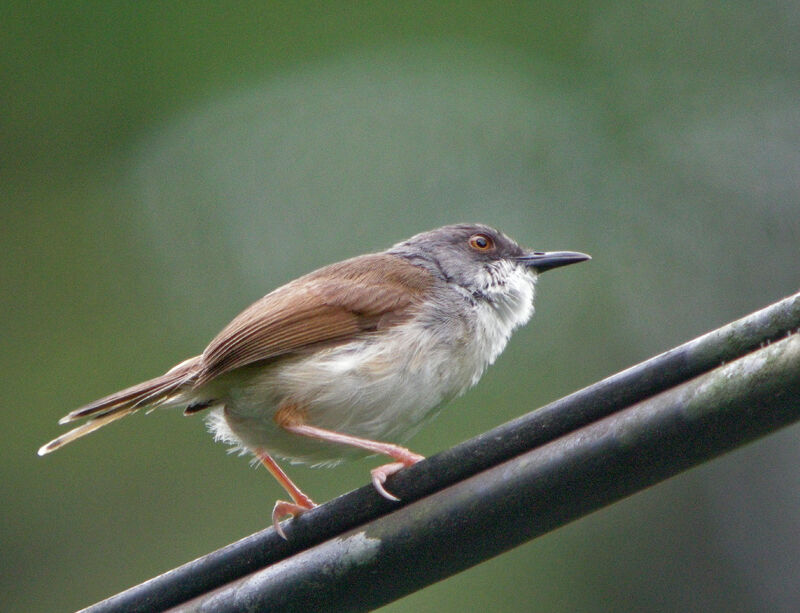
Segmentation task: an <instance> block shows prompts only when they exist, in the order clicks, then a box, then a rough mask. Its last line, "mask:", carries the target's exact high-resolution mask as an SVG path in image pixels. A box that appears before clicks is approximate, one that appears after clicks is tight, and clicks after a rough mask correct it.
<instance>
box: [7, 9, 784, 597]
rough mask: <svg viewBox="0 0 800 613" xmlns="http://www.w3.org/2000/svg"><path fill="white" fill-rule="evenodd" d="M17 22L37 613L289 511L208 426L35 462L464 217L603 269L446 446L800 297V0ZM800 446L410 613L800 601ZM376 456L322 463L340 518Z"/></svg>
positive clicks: (56, 14)
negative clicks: (175, 376)
mask: <svg viewBox="0 0 800 613" xmlns="http://www.w3.org/2000/svg"><path fill="white" fill-rule="evenodd" d="M0 23H2V24H3V27H2V28H0V67H1V68H0V108H2V109H3V112H2V113H1V114H0V179H1V180H0V185H2V189H1V190H0V198H2V209H0V211H2V212H0V240H2V247H3V252H4V256H5V257H4V265H3V266H2V267H0V288H1V289H2V291H3V296H4V299H3V301H2V307H1V308H2V312H0V316H1V317H0V334H2V338H3V351H2V354H0V367H2V368H3V370H4V372H5V373H6V376H5V378H4V380H5V392H6V399H5V403H4V405H5V414H6V417H7V422H6V423H7V427H8V428H9V430H10V433H11V436H9V437H6V442H5V444H4V446H3V460H4V461H3V462H2V463H0V474H2V480H0V483H2V486H0V487H2V491H0V493H1V494H2V500H3V515H4V518H5V520H6V521H5V522H4V528H3V529H2V532H0V535H2V541H0V542H1V543H2V549H0V551H2V555H3V564H4V567H5V568H6V569H13V571H12V570H9V572H6V573H4V575H3V579H2V588H3V594H4V598H3V600H4V608H8V610H19V611H52V610H69V609H75V608H78V607H80V606H85V605H88V604H90V603H91V602H93V601H96V600H99V599H101V598H103V597H105V596H108V595H110V594H112V593H115V592H117V591H119V590H121V589H124V588H126V587H128V586H129V585H132V584H134V583H138V582H140V581H142V580H144V579H147V578H148V577H150V576H152V575H154V574H156V573H159V572H162V571H164V570H167V569H169V568H171V567H173V566H175V565H177V564H180V563H182V562H185V561H188V560H189V559H192V558H194V557H196V556H198V555H201V554H203V553H206V552H207V551H209V550H212V549H214V548H217V547H220V546H222V545H224V544H226V543H228V542H230V541H232V540H234V539H236V538H238V537H241V536H243V535H245V534H248V533H250V532H253V531H255V530H257V529H260V528H261V527H263V526H264V525H266V523H267V521H268V515H269V511H270V509H271V504H272V501H273V500H274V498H275V496H277V495H278V494H279V492H278V489H277V486H275V485H274V483H273V482H272V481H271V480H270V478H269V477H268V476H267V475H266V473H265V472H264V471H252V470H249V469H248V468H247V464H246V462H244V461H243V460H241V459H235V458H232V457H228V456H226V454H225V453H224V449H223V448H222V447H220V446H218V445H214V444H213V443H212V442H211V441H210V439H209V438H208V436H207V435H206V434H205V432H204V431H203V427H202V425H201V423H200V421H199V420H198V419H192V420H189V419H183V418H181V417H180V416H179V415H177V414H166V413H159V414H154V415H151V416H150V417H148V418H144V417H141V416H137V417H133V418H130V419H129V420H125V421H123V422H121V423H119V424H115V425H114V426H112V427H110V428H108V429H106V430H104V431H103V432H101V433H98V434H97V435H94V436H92V437H89V438H88V439H86V440H85V441H81V442H80V443H77V444H76V445H75V446H74V447H69V448H67V449H65V450H64V451H62V452H59V453H57V454H54V455H53V456H49V457H47V458H44V459H40V458H37V457H36V455H35V452H36V449H37V448H38V447H39V445H40V444H42V443H43V442H45V441H46V440H48V439H49V438H51V437H52V436H54V435H55V434H56V433H57V432H58V431H59V430H58V427H57V426H56V420H57V418H58V417H60V416H61V415H62V414H64V413H65V412H67V411H68V410H69V409H71V408H74V407H75V406H78V405H80V404H82V403H84V402H87V401H89V400H92V399H94V398H95V397H97V396H100V395H103V394H105V393H108V392H111V391H113V390H115V389H117V388H119V387H123V386H125V385H128V384H131V383H134V382H136V381H138V380H140V379H143V378H146V377H150V376H154V375H156V374H158V373H160V372H162V371H163V370H165V369H166V368H168V367H169V366H171V365H172V364H173V363H175V362H177V361H179V360H181V359H183V358H185V357H187V356H188V355H191V354H193V353H196V352H198V351H200V350H201V349H202V348H203V346H204V345H205V343H206V342H207V341H208V340H209V339H210V338H211V337H212V336H213V335H214V334H215V333H216V332H217V331H218V330H219V329H220V328H221V327H222V326H223V325H224V324H225V323H227V321H228V320H229V319H230V318H231V317H232V316H233V315H235V314H236V313H237V312H238V310H240V309H241V308H243V307H244V306H246V305H247V304H249V302H251V301H253V300H255V299H256V298H258V297H260V296H261V295H262V294H264V293H265V292H266V291H268V290H269V289H271V288H273V287H275V286H277V285H279V284H280V283H283V282H285V281H287V280H289V279H291V278H293V277H294V276H297V275H299V274H302V273H303V272H306V271H308V270H310V269H312V268H314V267H316V266H319V265H322V264H325V263H328V262H331V261H334V260H336V259H340V258H344V257H348V256H351V255H355V254H358V253H361V252H365V251H369V250H378V249H382V248H384V247H386V246H388V245H389V244H392V243H393V242H395V241H398V240H401V239H403V238H405V237H406V236H408V235H411V234H413V233H415V232H418V231H421V230H425V229H428V228H431V227H434V226H437V225H441V224H444V223H449V222H456V221H482V222H485V223H489V224H492V225H495V226H498V227H500V228H502V229H504V230H505V231H507V232H508V233H509V234H510V235H512V236H513V237H515V238H517V239H518V240H519V241H520V242H522V243H523V244H527V245H529V246H532V247H536V248H543V249H577V250H581V251H586V252H589V253H591V254H592V255H593V256H594V260H593V262H592V263H591V264H588V265H584V266H581V267H576V268H575V269H572V268H570V269H566V270H565V271H563V272H554V273H551V274H552V277H550V276H549V275H548V276H546V277H544V278H543V280H542V282H541V284H540V297H539V300H538V301H537V315H536V317H535V318H534V320H533V322H532V323H531V324H530V325H528V326H527V327H526V328H525V329H524V330H522V331H520V332H518V333H517V335H516V336H515V338H514V340H513V341H512V343H511V345H510V346H509V348H508V350H507V351H506V352H505V354H504V355H503V356H502V357H501V358H500V360H499V361H498V364H497V365H496V366H495V367H493V368H492V369H491V370H490V371H489V373H487V375H486V376H485V377H484V380H483V381H482V382H481V384H480V385H479V386H478V387H477V388H476V389H475V390H473V391H471V392H470V393H469V394H467V395H466V396H465V397H463V398H461V399H459V400H457V401H455V402H454V403H453V404H452V406H451V407H449V408H448V409H447V410H446V411H445V412H444V413H443V414H442V416H441V417H440V418H439V419H438V420H437V421H436V422H435V423H433V424H432V425H431V426H429V427H428V428H427V429H426V430H425V431H424V432H423V433H422V434H420V435H419V436H418V437H417V438H416V439H415V440H414V441H413V442H412V447H413V448H414V449H415V450H418V451H419V452H421V453H426V454H431V453H434V452H436V451H437V450H439V449H442V448H445V447H447V446H450V445H452V444H454V443H456V442H458V441H460V440H462V439H464V438H466V437H469V436H472V435H474V434H477V433H478V432H480V431H482V430H484V429H486V428H489V427H492V426H494V425H497V424H499V423H501V422H502V421H505V420H507V419H510V418H511V417H513V416H515V415H518V414H520V413H522V412H525V411H528V410H531V409H533V408H535V407H536V406H539V405H541V404H543V403H545V402H547V401H550V400H553V399H555V398H557V397H559V396H561V395H563V394H566V393H568V392H570V391H572V390H574V389H576V388H578V387H581V386H583V385H586V384H588V383H591V382H592V381H594V380H596V379H598V378H600V377H602V376H605V375H607V374H611V373H613V372H615V371H617V370H619V369H621V368H624V367H626V366H628V365H630V364H632V363H635V362H637V361H639V360H641V359H644V358H647V357H649V356H650V355H652V354H653V353H655V352H658V351H661V350H664V349H667V348H669V347H670V346H672V345H675V344H677V343H680V342H682V341H684V340H687V339H689V338H691V337H693V336H695V335H697V334H699V333H702V332H704V331H705V330H708V329H710V328H712V327H716V326H718V325H721V324H723V323H725V322H727V321H729V320H731V319H733V318H735V317H738V316H741V315H743V314H745V313H747V312H749V311H751V310H754V309H756V308H759V307H761V306H763V305H765V304H767V303H769V302H771V301H773V300H775V299H778V298H780V297H782V296H784V295H787V294H789V293H792V292H794V291H796V289H797V287H798V284H799V283H798V281H799V280H800V267H798V255H800V254H799V253H798V251H799V249H798V245H800V201H799V200H800V199H798V196H799V195H800V184H798V177H800V172H798V168H800V106H798V104H797V100H798V99H800V78H799V77H800V62H799V61H798V58H800V55H798V43H800V34H799V32H800V27H798V25H800V10H798V5H797V4H796V3H791V2H780V1H778V2H762V3H757V4H752V3H743V2H727V3H722V2H702V1H693V2H687V1H683V2H675V3H669V4H667V5H664V4H641V3H633V2H611V3H589V2H538V3H505V4H500V3H486V2H457V3H456V2H449V3H448V2H446V3H436V4H431V3H422V2H405V3H402V4H397V3H391V2H374V3H370V4H369V5H365V4H359V3H336V4H328V5H320V4H319V3H306V2H295V3H284V4H277V3H235V4H233V3H217V4H213V3H193V2H182V3H132V2H131V3H122V2H106V3H84V4H81V5H80V6H76V5H71V4H63V3H37V4H30V3H19V2H6V3H3V5H2V6H1V7H0ZM799 456H800V446H798V440H797V429H796V428H795V429H789V430H787V431H785V432H783V433H781V434H780V435H778V436H774V437H771V438H769V439H767V440H765V441H763V442H761V443H759V444H757V445H753V446H751V447H748V448H746V449H744V450H741V451H739V452H737V453H735V454H731V455H729V456H727V457H726V458H724V459H722V460H719V461H716V462H713V463H711V464H709V465H706V466H704V467H702V468H700V469H698V470H695V471H692V472H690V473H688V474H686V475H684V476H682V477H680V478H676V479H673V480H671V481H669V482H667V483H665V484H662V485H660V486H658V487H656V488H652V489H651V490H649V491H647V492H645V493H643V494H640V495H638V496H635V497H633V498H631V499H629V500H627V501H624V502H623V503H621V504H617V505H614V506H613V507H611V508H609V509H607V510H604V511H603V512H600V513H597V514H595V515H593V516H592V517H589V518H586V519H585V520H582V521H580V522H576V523H575V524H572V525H570V526H567V527H566V528H564V529H562V530H560V531H558V532H557V533H555V534H552V535H549V536H547V537H545V538H542V539H539V540H537V541H535V542H534V543H531V544H529V545H526V546H525V547H521V548H519V549H517V550H515V551H514V552H511V553H509V554H507V555H504V556H501V557H500V558H497V559H496V560H493V561H491V562H489V563H486V564H484V565H482V566H480V567H479V568H476V569H473V570H471V571H468V572H466V573H463V574H461V575H459V576H458V577H455V578H453V579H451V580H449V581H446V582H443V583H441V584H438V585H436V586H433V587H431V588H429V589H427V590H425V591H423V592H421V593H419V594H416V595H413V596H411V597H409V598H406V599H404V600H402V601H400V602H398V603H395V604H393V605H390V606H389V607H387V608H388V609H389V610H392V611H403V610H414V611H420V610H422V611H433V610H436V611H446V610H464V609H470V610H475V609H484V608H485V609H489V610H495V611H500V610H503V611H529V610H541V611H564V610H576V611H609V610H621V611H629V610H640V609H644V610H650V611H675V610H681V611H693V610H703V611H755V610H763V611H779V610H785V611H793V610H797V608H798V606H800V587H798V586H800V574H799V572H800V571H798V567H797V565H796V563H795V562H796V559H797V555H798V551H800V536H799V533H798V531H797V529H796V526H797V523H798V520H800V477H798V474H800V473H798V471H797V470H796V466H797V464H798V460H800V457H799ZM370 466H371V464H370V462H369V461H361V462H354V463H351V464H348V465H345V466H343V467H340V468H336V469H332V470H331V471H320V470H317V471H313V470H310V469H306V468H302V467H294V468H292V470H291V472H292V474H293V475H294V476H295V477H296V478H297V480H298V481H299V482H300V483H301V484H303V485H304V486H306V487H307V489H308V490H309V491H310V492H311V493H313V494H314V495H315V497H316V498H318V499H321V500H324V499H328V498H331V497H334V496H336V495H338V494H339V493H342V492H344V491H346V490H348V489H351V488H353V487H356V486H358V485H361V484H363V483H365V482H366V478H367V470H368V468H369V467H370ZM520 521H525V518H520ZM509 595H513V598H512V597H509Z"/></svg>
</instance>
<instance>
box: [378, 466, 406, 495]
mask: <svg viewBox="0 0 800 613" xmlns="http://www.w3.org/2000/svg"><path fill="white" fill-rule="evenodd" d="M404 467H405V464H403V463H402V462H393V463H392V464H384V465H383V466H378V467H377V468H373V469H372V470H371V471H370V474H371V475H372V485H374V486H375V489H376V490H378V493H379V494H380V495H381V496H383V497H384V498H386V499H387V500H392V501H394V502H400V499H399V498H398V497H397V496H395V495H394V494H391V493H390V492H389V491H388V490H387V489H386V488H385V487H383V484H384V483H386V477H388V476H389V475H393V474H395V473H396V472H397V471H398V470H400V469H401V468H404Z"/></svg>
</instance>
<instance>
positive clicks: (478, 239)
mask: <svg viewBox="0 0 800 613" xmlns="http://www.w3.org/2000/svg"><path fill="white" fill-rule="evenodd" d="M469 246H470V247H472V248H473V249H475V250H477V251H489V249H491V248H492V247H494V241H493V240H492V239H491V238H489V237H488V236H486V235H485V234H473V235H472V236H470V237H469Z"/></svg>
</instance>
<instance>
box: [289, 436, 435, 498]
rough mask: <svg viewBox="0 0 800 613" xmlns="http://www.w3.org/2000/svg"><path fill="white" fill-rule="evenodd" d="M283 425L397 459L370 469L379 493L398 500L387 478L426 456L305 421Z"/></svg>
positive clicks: (373, 482) (330, 440) (322, 439)
mask: <svg viewBox="0 0 800 613" xmlns="http://www.w3.org/2000/svg"><path fill="white" fill-rule="evenodd" d="M281 427H283V428H284V429H285V430H287V431H289V432H292V433H294V434H300V435H302V436H308V437H310V438H316V439H319V440H321V441H327V442H329V443H338V444H340V445H350V446H351V447H358V448H359V449H365V450H366V451H372V452H374V453H380V454H382V455H387V456H389V457H390V458H392V459H393V460H396V462H392V463H391V464H384V465H383V466H378V467H377V468H373V469H372V470H371V471H370V472H371V474H372V484H373V485H374V486H375V489H376V490H378V493H380V495H381V496H383V497H384V498H388V499H389V500H395V501H398V500H400V499H399V498H398V497H397V496H394V495H392V494H390V493H389V492H388V491H387V490H386V488H385V487H384V486H383V484H384V483H386V478H387V477H389V476H390V475H393V474H394V473H396V472H397V471H399V470H401V469H402V468H405V467H406V466H411V465H412V464H416V463H417V462H419V461H420V460H424V459H425V458H424V456H421V455H419V454H416V453H414V452H413V451H409V450H408V449H406V448H405V447H400V446H399V445H392V444H391V443H382V442H380V441H371V440H369V439H367V438H360V437H358V436H351V435H349V434H342V433H341V432H333V431H332V430H325V429H324V428H316V427H315V426H309V425H307V424H303V423H294V424H292V423H287V424H281Z"/></svg>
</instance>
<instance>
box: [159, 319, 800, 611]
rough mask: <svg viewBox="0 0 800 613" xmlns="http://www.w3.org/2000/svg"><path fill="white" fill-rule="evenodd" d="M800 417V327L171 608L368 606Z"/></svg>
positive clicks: (328, 608) (357, 608) (358, 608)
mask: <svg viewBox="0 0 800 613" xmlns="http://www.w3.org/2000/svg"><path fill="white" fill-rule="evenodd" d="M797 420H800V335H798V334H794V335H792V336H791V337H789V338H786V339H784V340H781V341H779V342H777V343H775V344H773V345H771V346H769V347H765V348H764V349H761V350H759V351H757V352H756V353H753V354H751V355H748V356H745V357H743V358H741V359H739V360H737V361H736V362H733V363H731V364H729V365H727V366H723V367H721V368H719V369H717V370H714V371H712V372H710V373H708V374H705V375H702V376H701V377H699V378H698V379H696V380H694V381H690V382H688V383H685V384H683V385H681V386H678V387H676V388H674V389H671V390H669V391H666V392H664V393H662V394H660V395H658V396H655V397H653V398H650V399H648V400H645V401H643V402H641V403H638V404H636V405H634V406H632V407H629V408H627V409H625V410H623V411H620V412H617V413H615V414H614V415H611V416H609V417H607V418H605V419H603V420H600V421H598V422H595V423H593V424H590V425H588V426H586V427H584V428H582V429H580V430H578V431H575V432H572V433H570V434H568V435H566V436H564V437H562V438H560V439H558V440H556V441H553V442H551V443H549V444H547V445H544V446H542V447H539V448H538V449H534V450H532V451H529V452H527V453H524V454H522V455H520V456H518V457H516V458H513V459H512V460H509V461H508V462H505V463H503V464H500V465H499V466H495V467H493V468H491V469H489V470H487V471H485V472H483V473H480V474H478V475H475V476H473V477H470V478H469V479H466V480H464V481H462V482H460V483H457V484H455V485H453V486H451V487H449V488H447V489H445V490H443V491H440V492H437V493H435V494H433V495H431V496H429V497H427V498H423V499H421V500H419V501H417V502H415V503H412V504H410V505H408V506H406V507H403V508H401V509H399V510H397V511H395V512H393V513H391V514H389V515H387V516H384V517H381V518H379V519H376V520H374V521H373V522H370V523H368V524H366V525H364V526H361V527H359V528H356V529H354V530H351V531H349V532H347V533H345V534H342V535H340V536H338V537H336V538H334V539H331V540H329V541H326V542H325V543H322V544H320V545H317V546H315V547H313V548H311V549H309V550H306V551H303V552H302V553H299V554H297V555H295V556H293V557H291V558H289V559H287V560H283V561H281V562H278V563H276V564H274V565H272V566H270V567H267V568H265V569H262V570H259V571H257V572H255V573H253V574H251V575H249V576H247V577H243V578H242V579H238V580H237V581H234V582H232V583H231V584H229V585H226V586H224V587H221V588H219V589H217V590H216V591H214V592H212V593H210V594H205V595H203V596H200V597H198V598H197V599H195V600H192V601H190V602H188V603H185V604H183V605H181V606H179V607H177V608H176V609H174V611H176V612H177V611H180V612H184V613H185V612H189V611H191V612H198V613H204V612H209V613H210V612H214V613H239V612H243V611H284V612H289V611H298V612H300V611H302V612H307V611H318V610H326V611H366V610H371V609H373V608H375V607H378V606H381V605H384V604H386V603H388V602H391V601H392V600H395V599H397V598H400V597H402V596H405V595H407V594H409V593H411V592H413V591H416V590H418V589H421V588H423V587H425V586H427V585H430V584H431V583H434V582H436V581H439V580H441V579H443V578H445V577H447V576H450V575H452V574H455V573H457V572H459V571H462V570H464V569H466V568H469V567H470V566H473V565H475V564H478V563H479V562H482V561H484V560H486V559H488V558H490V557H492V556H495V555H497V554H500V553H502V552H504V551H506V550H508V549H510V548H512V547H514V546H516V545H519V544H521V543H523V542H525V541H527V540H529V539H532V538H534V537H536V536H539V535H541V534H544V533H545V532H548V531H550V530H553V529H555V528H557V527H559V526H561V525H563V524H565V523H567V522H569V521H572V520H573V519H576V518H578V517H581V516H582V515H585V514H588V513H590V512H592V511H594V510H597V509H599V508H601V507H603V506H605V505H607V504H610V503H612V502H614V501H616V500H619V499H620V498H623V497H625V496H628V495H630V494H632V493H634V492H636V491H639V490H641V489H644V488H645V487H648V486H650V485H653V484H654V483H657V482H659V481H661V480H663V479H666V478H667V477H670V476H672V475H674V474H677V473H679V472H681V471H683V470H686V469H687V468H689V467H691V466H694V465H696V464H699V463H701V462H704V461H706V460H709V459H711V458H713V457H715V456H717V455H719V454H721V453H724V452H726V451H729V450H731V449H733V448H735V447H737V446H739V445H742V444H744V443H746V442H749V441H751V440H753V439H755V438H758V437H760V436H762V435H764V434H766V433H768V432H771V431H773V430H775V429H777V428H780V427H781V426H784V425H787V424H789V423H792V422H794V421H797Z"/></svg>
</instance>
